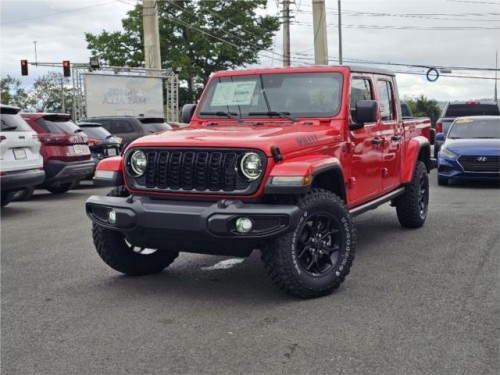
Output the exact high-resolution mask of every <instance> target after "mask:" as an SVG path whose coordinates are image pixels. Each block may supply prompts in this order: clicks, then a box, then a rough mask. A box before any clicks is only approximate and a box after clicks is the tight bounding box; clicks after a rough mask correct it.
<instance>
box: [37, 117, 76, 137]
mask: <svg viewBox="0 0 500 375" xmlns="http://www.w3.org/2000/svg"><path fill="white" fill-rule="evenodd" d="M36 122H37V124H38V125H40V126H41V127H42V128H43V130H45V131H46V132H47V133H67V134H73V133H78V132H80V131H81V129H80V128H79V127H78V126H76V124H75V123H74V122H73V121H71V120H69V119H68V118H67V117H65V116H58V115H53V116H52V115H48V116H44V117H42V118H39V119H38V120H37V121H36Z"/></svg>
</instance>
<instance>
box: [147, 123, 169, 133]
mask: <svg viewBox="0 0 500 375" xmlns="http://www.w3.org/2000/svg"><path fill="white" fill-rule="evenodd" d="M142 127H143V128H144V130H146V132H162V131H165V130H172V127H171V126H170V125H168V124H166V123H165V122H150V123H147V124H142Z"/></svg>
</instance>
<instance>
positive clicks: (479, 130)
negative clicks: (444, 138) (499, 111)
mask: <svg viewBox="0 0 500 375" xmlns="http://www.w3.org/2000/svg"><path fill="white" fill-rule="evenodd" d="M448 138H451V139H464V138H469V139H470V138H499V139H500V117H499V118H498V120H497V119H481V120H475V119H474V120H473V119H468V118H465V119H458V120H457V121H455V122H454V123H453V125H452V126H451V128H450V130H449V132H448Z"/></svg>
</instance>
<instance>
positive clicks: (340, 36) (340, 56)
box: [338, 0, 342, 65]
mask: <svg viewBox="0 0 500 375" xmlns="http://www.w3.org/2000/svg"><path fill="white" fill-rule="evenodd" d="M338 3H339V64H340V65H342V15H341V13H342V10H341V9H340V0H339V2H338Z"/></svg>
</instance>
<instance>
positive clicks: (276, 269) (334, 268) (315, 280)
mask: <svg viewBox="0 0 500 375" xmlns="http://www.w3.org/2000/svg"><path fill="white" fill-rule="evenodd" d="M296 204H297V206H299V207H300V208H301V209H302V210H303V213H302V216H301V218H300V220H299V223H298V224H297V226H296V227H295V228H293V230H292V231H291V232H290V233H287V234H285V235H282V236H280V237H278V238H276V239H274V240H272V241H269V242H268V243H266V244H265V245H264V247H263V248H262V257H261V258H262V261H263V263H264V266H265V268H266V270H267V272H268V274H269V276H270V277H271V279H272V280H273V281H274V283H275V284H276V285H278V286H279V287H280V288H281V289H283V290H284V291H286V292H287V293H290V294H292V295H294V296H297V297H301V298H314V297H321V296H324V295H328V294H330V293H331V292H332V291H333V290H335V289H337V288H338V287H339V286H340V284H341V283H342V282H343V281H344V279H345V277H346V276H347V275H348V274H349V271H350V268H351V265H352V262H353V260H354V252H355V248H356V232H355V228H354V224H353V221H352V218H351V215H350V214H349V211H348V209H347V207H346V205H345V204H344V202H343V201H342V200H341V199H340V198H339V197H338V196H337V195H335V194H333V193H331V192H329V191H325V190H322V189H313V190H312V191H311V192H310V193H308V194H306V195H304V196H303V197H301V198H300V199H298V201H297V202H296ZM322 219H325V220H326V222H328V223H330V222H329V221H328V220H331V226H330V225H326V226H327V227H328V228H326V231H330V232H331V233H333V234H331V235H330V237H329V243H330V245H329V247H330V248H337V249H336V250H334V251H332V252H331V253H330V255H326V254H323V255H319V258H316V259H317V260H316V262H317V264H318V268H319V262H323V261H325V259H326V260H328V259H330V261H327V262H326V263H329V264H331V266H330V265H327V267H330V268H327V269H325V271H324V272H322V271H320V272H316V273H314V272H308V271H307V269H306V265H305V264H304V263H308V261H307V259H310V260H311V261H312V259H313V258H312V257H313V256H314V255H313V253H314V252H315V251H317V245H315V244H312V245H311V243H314V241H313V240H311V239H314V235H315V234H316V235H318V234H319V233H320V232H321V231H320V230H319V229H320V224H319V223H318V227H317V229H318V231H315V230H314V228H315V227H314V225H312V226H311V222H316V221H314V220H317V221H320V220H322ZM334 228H337V229H338V231H337V232H335V230H337V229H334ZM334 243H335V245H333V244H334ZM306 244H310V245H306ZM318 246H320V248H321V249H323V248H322V247H321V245H318ZM306 248H310V250H307V251H306ZM301 253H302V255H301ZM304 254H305V256H306V257H305V258H304ZM333 254H338V255H333ZM309 256H310V257H311V258H307V257H309ZM330 256H331V257H332V258H330ZM325 257H326V258H325ZM333 258H336V259H333Z"/></svg>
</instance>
